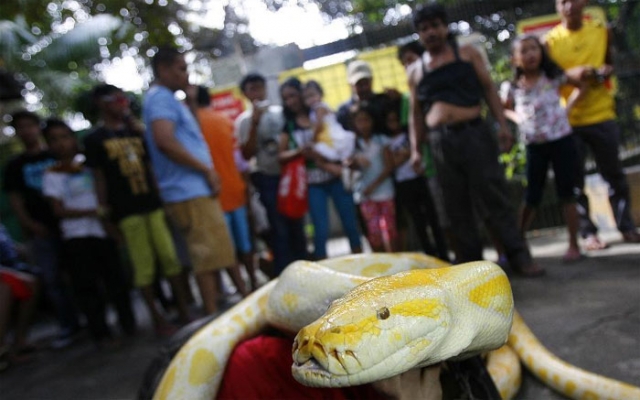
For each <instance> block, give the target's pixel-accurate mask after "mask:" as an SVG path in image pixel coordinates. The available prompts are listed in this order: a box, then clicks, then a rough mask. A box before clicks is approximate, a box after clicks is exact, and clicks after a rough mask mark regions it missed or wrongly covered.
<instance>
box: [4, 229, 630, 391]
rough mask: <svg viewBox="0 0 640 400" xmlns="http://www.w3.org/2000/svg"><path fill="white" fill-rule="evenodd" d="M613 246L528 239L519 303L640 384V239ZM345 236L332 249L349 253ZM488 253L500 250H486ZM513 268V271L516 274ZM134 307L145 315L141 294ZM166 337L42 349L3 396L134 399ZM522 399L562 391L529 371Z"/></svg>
mask: <svg viewBox="0 0 640 400" xmlns="http://www.w3.org/2000/svg"><path fill="white" fill-rule="evenodd" d="M604 237H605V238H606V239H607V240H608V241H609V242H611V244H612V246H611V247H610V248H609V249H606V250H603V251H599V252H597V253H592V254H590V255H589V257H588V258H586V259H585V260H583V261H582V262H579V263H575V264H571V265H565V264H563V263H562V261H561V256H562V253H563V251H564V249H565V243H566V238H565V236H564V232H563V230H557V231H550V232H546V233H545V235H544V236H540V237H537V238H532V239H530V244H531V246H532V249H533V253H534V256H535V257H536V259H537V260H538V262H539V263H540V264H541V265H542V266H544V267H545V268H547V275H546V276H545V277H542V278H537V279H525V278H520V277H517V276H512V286H513V291H514V296H515V301H516V307H517V309H518V310H519V312H520V313H521V314H522V316H523V318H524V319H525V321H526V322H527V324H528V325H529V326H530V328H531V329H532V330H533V332H534V333H535V334H536V336H537V337H538V338H539V339H540V341H541V342H542V343H543V344H544V345H545V346H547V348H548V349H549V350H551V351H552V352H553V353H554V354H556V355H557V356H559V357H561V358H562V359H564V360H566V361H567V362H569V363H571V364H574V365H576V366H579V367H581V368H584V369H587V370H590V371H593V372H596V373H599V374H603V375H606V376H608V377H611V378H615V379H619V380H623V381H626V382H628V383H631V384H634V385H636V386H640V245H630V244H624V243H621V241H620V235H619V234H617V233H616V232H611V233H608V234H605V235H604ZM346 247H347V245H346V243H345V242H344V241H337V242H334V243H332V246H331V248H330V254H332V255H337V254H341V253H344V250H345V249H346ZM485 256H486V258H487V259H490V260H492V259H495V254H494V253H493V252H491V251H487V252H486V254H485ZM510 275H511V274H510ZM136 307H137V309H136V311H137V313H138V315H140V316H141V317H142V316H144V315H146V313H145V311H144V309H143V308H142V305H141V301H140V300H139V299H137V300H136ZM52 330H53V328H52V322H51V321H50V320H44V321H41V322H39V323H38V325H37V326H36V329H35V332H36V335H35V336H36V337H35V338H34V339H36V340H39V341H41V342H42V341H44V340H45V339H46V336H47V334H49V335H50V334H51V333H52ZM163 343H165V342H164V341H163V340H161V339H158V338H156V337H155V335H154V333H153V332H152V329H151V326H150V322H149V320H148V319H142V321H141V328H140V332H139V335H138V336H136V337H135V338H132V339H128V340H127V341H125V342H124V343H123V344H122V346H121V347H119V348H116V349H111V350H100V351H99V350H97V349H96V348H95V347H94V346H93V345H92V344H91V342H90V341H89V340H88V339H87V338H84V339H81V340H79V341H78V342H77V343H75V344H74V345H72V346H70V347H68V348H66V349H62V350H51V349H43V350H41V351H38V352H37V353H36V354H35V355H34V357H33V359H32V360H31V361H29V362H27V363H24V364H21V365H15V366H12V367H11V368H10V369H9V370H7V371H5V372H2V373H0V398H1V399H3V400H23V399H74V400H75V399H134V398H136V396H137V391H138V388H139V386H140V383H141V381H142V377H143V375H144V371H145V369H146V368H147V366H148V365H149V362H150V360H151V359H152V358H153V357H154V356H155V355H156V354H157V352H158V349H159V347H160V346H161V345H162V344H163ZM525 374H526V375H525V378H524V382H523V386H522V388H521V390H520V392H519V394H518V396H517V399H527V400H529V399H531V400H534V399H535V400H539V399H562V398H563V397H562V396H560V395H558V394H556V393H554V392H553V391H552V390H551V389H549V388H547V387H545V386H543V385H542V384H541V383H540V382H538V381H537V380H536V379H535V378H534V377H532V376H531V375H529V374H528V373H525Z"/></svg>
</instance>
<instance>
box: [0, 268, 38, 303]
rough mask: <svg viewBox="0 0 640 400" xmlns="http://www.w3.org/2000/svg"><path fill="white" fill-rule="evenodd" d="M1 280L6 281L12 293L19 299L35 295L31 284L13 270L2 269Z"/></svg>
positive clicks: (26, 298) (0, 272)
mask: <svg viewBox="0 0 640 400" xmlns="http://www.w3.org/2000/svg"><path fill="white" fill-rule="evenodd" d="M0 282H3V283H5V284H6V285H7V286H9V288H10V289H11V295H13V297H15V298H16V299H18V300H28V299H30V298H31V296H33V291H32V290H31V288H30V287H29V285H28V284H27V283H26V282H25V281H24V280H22V279H21V278H20V275H19V274H16V273H13V272H11V271H7V270H2V271H0Z"/></svg>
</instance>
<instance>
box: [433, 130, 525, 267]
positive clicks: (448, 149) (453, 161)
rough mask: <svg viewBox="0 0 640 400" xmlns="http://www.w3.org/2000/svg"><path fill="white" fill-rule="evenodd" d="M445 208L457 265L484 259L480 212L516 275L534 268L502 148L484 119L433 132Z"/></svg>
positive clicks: (438, 174)
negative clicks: (500, 153)
mask: <svg viewBox="0 0 640 400" xmlns="http://www.w3.org/2000/svg"><path fill="white" fill-rule="evenodd" d="M429 140H430V144H431V149H432V152H433V159H434V161H435V165H436V170H437V176H438V180H439V182H440V185H441V186H442V193H443V196H444V201H445V209H446V211H447V214H448V216H449V219H450V221H451V231H452V234H453V236H454V240H455V242H456V246H455V247H456V262H457V263H463V262H468V261H476V260H482V240H481V238H480V233H479V231H478V224H477V221H476V215H477V212H476V211H475V210H481V212H482V214H483V215H480V217H481V218H483V219H484V220H485V221H486V222H488V223H489V224H490V225H491V228H492V231H493V233H494V234H495V235H496V236H497V239H498V240H499V241H500V242H501V243H502V245H503V246H504V249H505V253H506V256H507V259H508V260H509V263H510V265H511V266H512V267H513V268H515V269H516V270H518V269H520V268H522V267H524V266H527V265H529V264H531V262H532V259H531V253H530V252H529V249H528V248H527V244H526V242H525V240H524V238H523V237H522V235H521V234H520V231H519V229H518V225H517V221H516V215H515V211H514V209H513V207H512V205H511V201H510V200H509V196H508V190H507V186H506V180H505V177H504V170H503V168H502V167H501V166H500V164H499V163H498V144H497V141H496V139H495V137H494V135H493V134H492V133H491V132H490V131H489V128H488V127H487V125H486V124H485V123H484V122H483V121H482V120H480V119H477V120H473V121H470V122H468V123H465V124H459V125H457V126H455V127H442V128H439V129H437V130H432V131H430V133H429Z"/></svg>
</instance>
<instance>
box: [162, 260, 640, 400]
mask: <svg viewBox="0 0 640 400" xmlns="http://www.w3.org/2000/svg"><path fill="white" fill-rule="evenodd" d="M448 267H449V264H447V263H444V262H442V261H440V260H437V259H435V258H432V257H429V256H425V255H421V254H409V253H401V254H383V253H380V254H366V255H351V256H345V257H339V258H334V259H328V260H323V261H322V262H319V263H312V262H307V261H298V262H295V263H293V264H291V265H290V266H289V267H287V269H285V271H284V272H283V273H282V274H281V276H280V278H278V279H276V280H273V281H271V282H269V283H267V284H266V285H264V286H263V287H261V288H260V289H258V290H257V291H256V292H254V293H253V294H251V295H250V296H249V297H247V298H246V299H244V300H243V301H241V302H240V303H238V304H237V305H235V306H234V307H233V308H231V309H230V310H228V311H227V312H225V313H224V314H222V315H221V316H219V317H218V318H216V319H215V320H213V321H212V322H210V323H209V324H208V325H206V326H205V327H203V328H202V329H200V330H199V331H198V332H197V333H196V334H195V335H194V336H193V337H192V338H191V339H190V340H189V341H188V342H187V343H186V344H185V345H184V346H183V347H182V348H181V349H180V351H179V352H178V353H177V354H176V356H175V357H174V358H173V360H172V361H171V364H170V365H169V367H168V368H167V370H166V371H165V373H164V375H163V377H162V380H161V382H160V384H159V386H158V389H157V390H156V393H155V395H154V399H158V400H164V399H187V398H188V399H213V398H215V396H216V393H217V391H218V388H219V386H220V382H221V381H222V378H223V374H224V369H225V365H226V362H227V361H228V359H229V357H230V355H231V352H232V350H233V348H234V347H235V346H236V344H237V343H239V342H240V341H242V340H245V339H248V338H251V337H253V336H255V335H257V334H258V333H260V331H262V330H263V329H264V328H265V327H266V326H267V325H269V324H270V325H272V326H275V327H277V328H279V329H282V330H284V331H288V332H291V333H292V334H295V333H296V332H297V333H298V335H297V336H296V339H295V345H294V366H293V368H292V371H293V375H294V377H295V378H296V379H297V380H299V381H301V382H302V383H304V384H306V385H309V386H347V385H356V384H360V383H365V382H371V381H374V380H379V379H383V378H386V377H389V376H393V375H397V374H400V373H402V372H404V371H407V370H408V369H411V368H414V367H420V366H426V365H431V364H435V363H437V362H439V361H443V360H447V359H450V358H452V357H453V358H455V357H464V356H466V355H471V354H477V353H479V352H487V351H489V350H493V349H497V350H494V351H491V352H490V353H489V356H488V361H487V363H488V364H487V368H488V370H489V372H490V374H491V377H492V378H493V380H494V382H495V383H496V387H497V388H498V391H499V392H500V395H501V396H502V398H503V399H511V398H513V397H514V396H515V394H516V393H517V391H518V389H519V386H520V382H521V377H520V360H522V362H523V363H524V364H525V366H526V367H527V368H528V369H529V370H530V371H532V372H533V373H534V374H535V375H536V376H537V377H538V378H539V379H540V380H542V381H543V382H544V383H546V384H547V385H549V386H551V387H552V388H554V389H555V390H557V391H559V392H561V393H563V394H565V395H566V396H568V397H570V398H574V399H616V400H621V399H640V388H638V387H634V386H632V385H629V384H626V383H623V382H619V381H616V380H613V379H609V378H605V377H602V376H599V375H595V374H592V373H590V372H587V371H584V370H581V369H579V368H577V367H574V366H571V365H569V364H567V363H565V362H563V361H561V360H560V359H558V358H556V357H555V356H554V355H553V354H551V353H550V352H548V351H547V350H546V349H545V348H544V347H543V346H542V345H541V344H540V343H539V342H538V341H537V339H536V338H535V336H534V335H533V334H532V333H531V331H530V330H529V329H528V327H527V326H526V325H525V323H524V321H523V320H522V318H521V317H520V316H519V315H518V314H517V312H515V310H514V309H513V299H512V295H511V289H510V285H509V282H508V279H507V278H506V275H505V274H504V272H503V271H502V270H501V269H500V268H499V267H497V266H496V265H494V264H493V263H490V262H475V263H469V264H463V265H458V266H455V267H451V268H448ZM374 278H376V279H374ZM338 299H339V300H338ZM334 300H335V302H334ZM507 338H508V343H507V344H506V345H504V346H503V344H504V343H505V342H507Z"/></svg>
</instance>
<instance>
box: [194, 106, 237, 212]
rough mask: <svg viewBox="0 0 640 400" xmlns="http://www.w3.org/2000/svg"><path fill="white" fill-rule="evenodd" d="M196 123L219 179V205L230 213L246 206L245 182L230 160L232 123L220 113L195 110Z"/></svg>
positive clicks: (231, 159) (233, 143)
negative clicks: (200, 129)
mask: <svg viewBox="0 0 640 400" xmlns="http://www.w3.org/2000/svg"><path fill="white" fill-rule="evenodd" d="M198 120H199V121H200V127H201V128H202V136H204V140H206V142H207V145H208V146H209V152H211V158H213V164H214V166H215V169H216V172H218V176H219V177H220V197H219V198H220V205H221V206H222V210H223V211H225V212H228V211H233V210H235V209H237V208H239V207H242V206H243V205H245V204H246V203H247V195H246V183H245V181H244V179H243V178H242V175H241V174H240V171H238V167H237V166H236V162H235V160H234V158H233V152H234V150H235V147H236V144H235V137H234V135H233V130H234V127H233V122H232V121H231V120H230V119H229V118H227V117H226V116H225V115H224V114H222V113H219V112H216V111H213V110H211V109H203V108H199V109H198Z"/></svg>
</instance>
